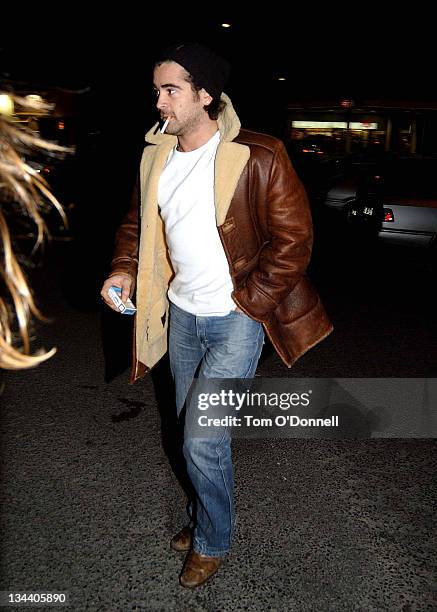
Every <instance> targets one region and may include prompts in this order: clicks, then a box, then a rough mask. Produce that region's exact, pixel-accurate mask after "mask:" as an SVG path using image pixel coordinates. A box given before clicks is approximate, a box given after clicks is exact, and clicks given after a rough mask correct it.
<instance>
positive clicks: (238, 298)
mask: <svg viewBox="0 0 437 612" xmlns="http://www.w3.org/2000/svg"><path fill="white" fill-rule="evenodd" d="M222 98H223V99H224V101H225V102H226V107H225V109H224V111H223V112H222V114H221V115H220V116H219V119H218V126H219V130H220V144H219V146H218V149H217V155H216V161H215V184H214V190H215V208H216V221H217V227H218V232H219V235H220V238H221V241H222V244H223V248H224V251H225V253H226V256H227V259H228V262H229V270H230V274H231V277H232V281H233V284H234V291H233V293H232V297H233V299H234V301H235V303H236V304H237V305H238V307H239V308H240V309H241V310H243V311H244V312H245V313H246V314H248V315H249V316H250V317H252V318H253V319H255V320H257V321H260V322H261V323H262V324H263V326H264V329H265V331H266V333H267V335H268V336H269V338H270V340H271V342H272V344H273V346H274V347H275V349H276V351H277V352H278V354H279V356H280V357H281V358H282V360H283V361H284V363H285V364H286V365H287V366H288V367H291V366H292V365H293V363H294V362H295V361H296V360H297V359H298V358H299V357H300V356H301V355H303V353H305V352H306V351H308V350H309V349H310V348H311V347H313V346H314V345H315V344H317V343H318V342H320V341H321V340H323V339H324V338H325V337H326V336H327V335H328V334H329V333H330V332H331V331H332V324H331V322H330V321H329V319H328V316H327V314H326V312H325V310H324V308H323V305H322V303H321V301H320V299H319V297H318V295H317V293H316V291H315V290H314V288H313V287H312V286H311V284H310V282H309V281H308V279H307V278H306V276H305V270H306V267H307V265H308V263H309V260H310V256H311V247H312V223H311V215H310V209H309V205H308V200H307V197H306V193H305V190H304V188H303V186H302V184H301V182H300V180H299V179H298V177H297V175H296V173H295V171H294V169H293V167H292V165H291V163H290V160H289V158H288V156H287V153H286V150H285V147H284V145H283V144H282V142H281V141H280V140H277V139H276V138H273V137H271V136H267V135H265V134H258V133H255V132H250V131H247V130H242V129H241V125H240V121H239V119H238V117H237V115H236V113H235V111H234V109H233V107H232V104H231V101H230V100H229V98H228V97H227V96H226V95H225V94H222ZM156 127H157V126H156V125H155V126H154V127H153V128H152V129H151V130H150V131H149V132H148V133H147V135H146V141H147V142H149V143H151V145H152V146H147V147H146V148H145V150H144V153H143V157H142V160H141V166H140V175H139V181H138V185H137V188H136V190H135V192H134V196H133V198H132V204H131V207H130V209H129V211H128V213H127V215H126V217H125V219H124V221H123V223H122V224H121V226H120V228H119V229H118V232H117V235H116V244H115V252H114V256H113V260H112V265H111V275H113V274H118V273H125V274H129V275H130V276H132V278H134V279H135V278H136V282H137V295H136V301H137V313H136V315H135V316H136V322H135V333H134V355H133V368H132V375H131V382H135V381H136V380H137V379H138V378H140V377H141V376H143V375H144V373H145V372H147V371H148V370H149V369H150V368H152V367H153V366H154V365H155V364H156V363H157V361H159V359H160V358H161V357H162V356H163V355H164V354H165V353H166V351H167V323H168V298H167V289H168V286H169V283H170V281H171V278H172V276H173V270H172V266H171V262H170V258H169V254H168V250H167V246H166V240H165V231H164V224H163V221H162V219H161V217H160V215H159V210H158V197H157V193H158V182H159V177H160V175H161V172H162V169H163V167H164V164H165V162H166V160H167V157H168V154H169V152H170V150H171V149H172V147H174V145H175V144H176V142H177V139H176V137H175V136H171V135H168V134H161V133H160V132H158V133H157V134H156V135H155V134H154V131H156ZM138 213H139V214H138ZM139 229H140V231H139ZM139 235H140V236H139ZM187 240H189V237H187Z"/></svg>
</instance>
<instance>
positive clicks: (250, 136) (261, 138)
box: [234, 129, 284, 153]
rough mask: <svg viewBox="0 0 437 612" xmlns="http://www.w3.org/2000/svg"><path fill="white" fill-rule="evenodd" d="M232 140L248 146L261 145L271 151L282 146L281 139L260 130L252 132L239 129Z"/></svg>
mask: <svg viewBox="0 0 437 612" xmlns="http://www.w3.org/2000/svg"><path fill="white" fill-rule="evenodd" d="M234 142H238V143H239V144H244V145H247V146H249V147H261V148H263V149H267V150H268V151H270V152H271V153H275V152H276V151H277V150H278V148H281V147H283V146H284V144H283V142H282V140H279V138H275V137H274V136H270V134H262V133H261V132H253V131H252V130H243V129H242V130H240V133H239V134H238V136H237V137H236V138H235V139H234Z"/></svg>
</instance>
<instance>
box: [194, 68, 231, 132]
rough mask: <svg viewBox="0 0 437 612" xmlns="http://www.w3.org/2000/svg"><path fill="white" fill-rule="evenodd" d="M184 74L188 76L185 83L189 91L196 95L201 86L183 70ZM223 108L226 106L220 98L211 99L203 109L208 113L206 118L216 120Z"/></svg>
mask: <svg viewBox="0 0 437 612" xmlns="http://www.w3.org/2000/svg"><path fill="white" fill-rule="evenodd" d="M185 72H186V73H187V74H188V79H187V81H188V82H189V83H190V85H191V89H192V90H193V92H194V93H196V94H197V93H198V92H199V91H200V90H201V89H203V87H202V85H199V83H196V81H195V79H194V77H193V75H192V74H191V73H190V72H188V71H187V70H185ZM225 106H226V102H224V101H223V100H221V99H220V98H213V99H212V100H211V102H210V103H209V104H208V105H207V106H204V107H203V108H204V109H205V110H206V112H207V113H208V117H209V118H210V119H214V120H216V119H218V116H219V115H220V113H221V112H222V111H223V109H224V108H225Z"/></svg>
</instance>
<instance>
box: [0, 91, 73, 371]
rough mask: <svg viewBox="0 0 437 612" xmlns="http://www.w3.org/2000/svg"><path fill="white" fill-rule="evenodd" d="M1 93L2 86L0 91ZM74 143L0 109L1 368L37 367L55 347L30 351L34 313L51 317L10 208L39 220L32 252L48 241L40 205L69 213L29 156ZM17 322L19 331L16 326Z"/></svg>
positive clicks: (29, 106)
mask: <svg viewBox="0 0 437 612" xmlns="http://www.w3.org/2000/svg"><path fill="white" fill-rule="evenodd" d="M0 93H1V92H0ZM9 95H10V97H11V98H12V99H13V101H14V104H15V105H17V106H19V107H21V108H23V109H24V108H25V109H26V110H27V111H28V112H30V113H31V112H32V111H37V112H38V113H39V114H41V113H47V112H48V111H49V110H50V109H51V108H52V105H49V104H47V103H45V102H42V101H40V100H28V99H27V98H26V99H23V98H21V97H19V96H15V95H11V94H9ZM67 151H71V149H67V148H66V147H61V146H59V145H57V144H54V143H51V142H48V141H46V140H44V139H42V138H40V137H38V136H36V135H35V134H34V133H33V132H32V131H31V130H30V129H29V128H28V127H22V125H21V124H19V123H17V121H16V120H15V121H14V119H13V118H11V117H9V116H7V115H2V114H0V256H1V257H2V258H3V262H2V265H1V266H0V275H1V277H2V279H3V285H4V287H5V289H6V294H5V295H3V296H0V368H4V369H9V370H20V369H24V368H30V367H34V366H36V365H38V364H40V363H41V362H42V361H45V360H46V359H49V358H50V357H52V356H53V355H54V354H55V352H56V348H52V349H51V350H49V351H46V352H44V351H42V350H41V351H38V352H37V353H36V354H34V355H31V354H30V336H29V328H30V323H31V319H32V317H36V318H38V319H40V320H43V321H46V320H47V319H45V317H44V316H43V315H42V314H41V312H40V311H39V309H38V308H37V306H36V304H35V301H34V298H33V296H32V292H31V290H30V287H29V285H28V282H27V280H26V278H25V275H24V273H23V271H22V269H21V266H20V264H19V261H18V258H17V256H16V254H15V252H14V247H13V242H12V240H11V238H12V236H11V231H10V229H9V226H8V222H7V218H8V215H7V214H5V213H6V212H7V209H9V210H14V214H17V213H16V212H15V209H16V208H17V205H18V209H19V212H18V214H19V215H22V216H23V217H24V216H27V217H29V218H30V219H31V220H32V221H33V222H34V223H35V225H36V230H37V231H36V241H35V245H34V248H33V251H32V253H34V252H35V251H36V250H37V249H38V248H39V247H40V246H41V244H42V243H43V241H44V239H45V238H46V237H49V232H48V230H47V226H46V224H45V222H44V219H43V217H42V215H41V205H42V204H43V203H44V202H45V203H47V202H48V203H50V205H52V206H54V207H55V208H56V209H57V211H58V212H59V214H60V215H61V217H62V219H63V221H64V223H65V224H67V219H66V216H65V213H64V211H63V209H62V206H61V204H60V203H59V202H58V200H57V199H56V197H55V196H54V195H53V194H52V193H51V191H50V188H49V186H48V184H47V182H46V181H45V179H44V178H43V177H42V176H41V175H40V174H39V173H38V172H37V171H36V170H35V169H34V168H33V167H32V166H31V165H30V164H29V163H28V162H27V161H26V160H27V158H28V157H31V156H32V155H34V154H35V153H45V154H47V155H50V156H59V155H60V154H63V153H65V152H67ZM15 327H17V328H18V331H17V332H14V331H13V329H14V328H15Z"/></svg>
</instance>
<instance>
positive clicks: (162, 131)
mask: <svg viewBox="0 0 437 612" xmlns="http://www.w3.org/2000/svg"><path fill="white" fill-rule="evenodd" d="M169 121H170V119H169V118H168V117H167V119H166V120H165V121H164V125H163V126H162V128H161V129H160V132H161V134H164V132H165V130H166V129H167V126H168V122H169Z"/></svg>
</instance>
